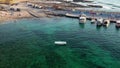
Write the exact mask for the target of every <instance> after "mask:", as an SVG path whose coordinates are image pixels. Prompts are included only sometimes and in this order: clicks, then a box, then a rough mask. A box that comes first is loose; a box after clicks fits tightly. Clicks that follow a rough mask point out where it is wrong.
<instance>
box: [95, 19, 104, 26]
mask: <svg viewBox="0 0 120 68" xmlns="http://www.w3.org/2000/svg"><path fill="white" fill-rule="evenodd" d="M102 24H103V19H102V18H99V19H97V24H96V25H97V26H102Z"/></svg>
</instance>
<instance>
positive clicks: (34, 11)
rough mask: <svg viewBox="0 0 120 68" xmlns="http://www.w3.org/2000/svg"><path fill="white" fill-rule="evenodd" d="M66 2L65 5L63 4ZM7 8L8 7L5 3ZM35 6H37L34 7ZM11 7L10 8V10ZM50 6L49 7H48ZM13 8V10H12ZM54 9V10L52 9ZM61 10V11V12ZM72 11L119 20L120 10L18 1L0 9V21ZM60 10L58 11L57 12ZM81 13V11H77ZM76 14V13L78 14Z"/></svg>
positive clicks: (55, 14) (47, 16)
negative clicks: (112, 10) (103, 15)
mask: <svg viewBox="0 0 120 68" xmlns="http://www.w3.org/2000/svg"><path fill="white" fill-rule="evenodd" d="M64 4H66V5H67V6H66V5H64ZM6 6H7V8H8V7H9V6H8V5H6ZM36 7H37V8H36ZM39 7H42V8H39ZM11 8H12V10H10V9H11ZM16 8H17V9H18V8H19V11H17V10H16ZM49 8H50V9H49ZM13 9H14V10H13ZM53 9H54V10H53ZM62 11H63V13H62ZM74 11H79V12H82V13H87V14H88V17H91V18H94V17H95V16H94V15H97V14H106V15H108V17H106V18H108V19H112V18H113V17H111V16H117V15H118V18H116V20H119V14H120V12H107V11H96V10H92V8H90V9H89V10H88V9H85V8H81V7H73V5H72V6H71V5H70V3H65V2H62V3H61V4H57V3H44V2H43V3H42V2H39V3H37V4H36V2H30V1H28V3H27V2H22V3H21V2H20V3H18V5H13V6H10V7H9V8H8V9H6V11H2V10H0V23H3V22H5V21H11V20H13V21H14V20H18V19H24V18H25V19H27V18H44V17H46V18H51V17H56V16H58V17H61V16H62V15H63V16H65V14H66V13H71V14H72V13H74ZM59 12H60V13H59ZM79 14H81V13H79ZM79 14H78V15H79ZM100 16H101V15H98V16H97V17H100Z"/></svg>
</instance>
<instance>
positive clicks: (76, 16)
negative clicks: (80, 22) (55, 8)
mask: <svg viewBox="0 0 120 68" xmlns="http://www.w3.org/2000/svg"><path fill="white" fill-rule="evenodd" d="M65 16H67V17H71V18H78V17H79V15H75V14H70V13H66V14H65Z"/></svg>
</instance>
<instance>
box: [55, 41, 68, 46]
mask: <svg viewBox="0 0 120 68" xmlns="http://www.w3.org/2000/svg"><path fill="white" fill-rule="evenodd" d="M54 44H56V45H66V44H67V42H66V41H55V42H54Z"/></svg>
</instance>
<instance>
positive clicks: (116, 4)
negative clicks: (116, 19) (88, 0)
mask: <svg viewBox="0 0 120 68" xmlns="http://www.w3.org/2000/svg"><path fill="white" fill-rule="evenodd" d="M94 1H95V3H98V4H102V5H104V6H106V9H108V8H109V10H110V9H111V10H114V11H119V12H120V1H119V0H107V1H105V0H94Z"/></svg>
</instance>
